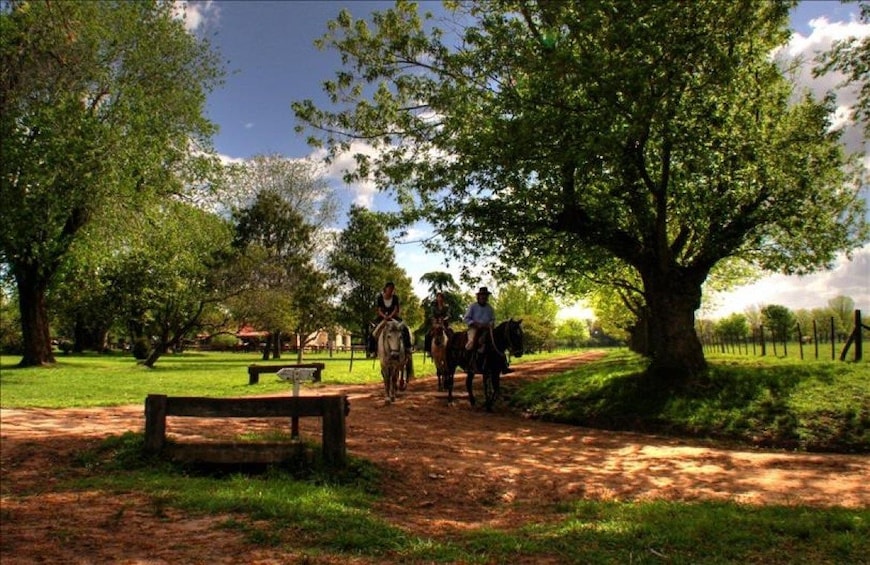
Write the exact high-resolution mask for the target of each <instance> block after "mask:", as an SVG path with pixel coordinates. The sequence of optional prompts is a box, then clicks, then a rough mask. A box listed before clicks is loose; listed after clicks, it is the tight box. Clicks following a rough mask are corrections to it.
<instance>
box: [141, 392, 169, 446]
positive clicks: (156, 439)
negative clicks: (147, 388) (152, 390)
mask: <svg viewBox="0 0 870 565" xmlns="http://www.w3.org/2000/svg"><path fill="white" fill-rule="evenodd" d="M165 443H166V395H165V394H149V395H148V396H147V397H146V398H145V451H147V452H148V453H157V452H159V451H160V450H161V449H163V446H164V444H165Z"/></svg>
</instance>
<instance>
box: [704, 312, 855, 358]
mask: <svg viewBox="0 0 870 565" xmlns="http://www.w3.org/2000/svg"><path fill="white" fill-rule="evenodd" d="M854 320H855V321H854V326H853V328H852V330H851V332H849V333H848V335H847V334H843V333H838V332H837V331H836V324H835V318H834V317H833V316H832V317H831V318H830V324H827V323H825V324H819V323H818V322H817V321H816V320H813V323H812V327H811V328H802V327H801V326H800V324H796V325H795V327H791V328H769V327H765V326H764V325H763V324H762V325H759V326H756V327H753V328H752V329H751V332H750V334H748V335H743V336H738V335H724V334H721V333H719V332H716V331H706V332H701V333H700V334H699V337H700V339H701V344H702V345H703V346H704V350H705V351H708V352H711V351H712V352H718V353H733V354H745V355H760V356H765V355H773V356H775V357H789V356H790V355H800V358H801V359H808V358H813V359H822V358H827V357H828V356H829V355H830V359H831V361H835V360H837V359H838V358H839V360H840V361H846V360H848V359H850V358H851V359H852V360H854V361H862V360H863V356H864V354H863V352H864V346H865V345H867V346H870V326H868V325H866V324H864V323H863V322H862V320H861V311H860V310H855V318H854ZM864 330H867V331H864ZM789 349H791V353H789Z"/></svg>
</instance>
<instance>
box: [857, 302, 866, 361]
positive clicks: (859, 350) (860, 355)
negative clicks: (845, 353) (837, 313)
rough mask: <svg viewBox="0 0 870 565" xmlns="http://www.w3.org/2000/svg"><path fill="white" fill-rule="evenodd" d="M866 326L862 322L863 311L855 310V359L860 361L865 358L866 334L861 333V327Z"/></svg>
mask: <svg viewBox="0 0 870 565" xmlns="http://www.w3.org/2000/svg"><path fill="white" fill-rule="evenodd" d="M863 327H865V326H864V324H862V323H861V311H860V310H855V361H860V360H861V359H863V358H864V351H863V350H864V347H863V343H864V336H863V335H861V329H862V328H863Z"/></svg>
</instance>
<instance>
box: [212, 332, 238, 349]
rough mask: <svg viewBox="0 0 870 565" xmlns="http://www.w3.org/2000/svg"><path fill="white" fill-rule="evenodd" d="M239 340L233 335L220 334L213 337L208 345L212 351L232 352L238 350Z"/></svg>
mask: <svg viewBox="0 0 870 565" xmlns="http://www.w3.org/2000/svg"><path fill="white" fill-rule="evenodd" d="M237 342H238V339H237V338H236V336H234V335H231V334H218V335H213V336H211V339H209V342H208V345H209V349H211V350H212V351H232V350H234V349H235V348H236V343H237Z"/></svg>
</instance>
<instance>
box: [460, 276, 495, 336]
mask: <svg viewBox="0 0 870 565" xmlns="http://www.w3.org/2000/svg"><path fill="white" fill-rule="evenodd" d="M489 295H490V292H489V289H487V288H486V287H485V286H482V287H480V289H479V290H478V291H477V301H476V302H473V303H472V304H471V305H470V306H469V307H468V310H466V312H465V317H464V318H463V320H464V321H465V323H466V324H468V342H467V343H466V344H465V349H466V350H468V351H471V350H472V349H473V348H474V344H475V341H476V339H477V336H478V330H480V329H482V328H492V326H493V324H494V323H495V310H493V309H492V306H491V305H490V304H489Z"/></svg>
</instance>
